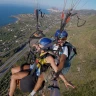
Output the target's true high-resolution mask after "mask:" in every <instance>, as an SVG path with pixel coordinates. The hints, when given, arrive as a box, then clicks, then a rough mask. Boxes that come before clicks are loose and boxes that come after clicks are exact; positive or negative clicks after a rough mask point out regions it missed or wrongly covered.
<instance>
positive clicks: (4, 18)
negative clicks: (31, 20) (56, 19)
mask: <svg viewBox="0 0 96 96" xmlns="http://www.w3.org/2000/svg"><path fill="white" fill-rule="evenodd" d="M35 9H36V8H34V7H33V6H31V7H29V6H20V5H12V4H0V27H2V26H5V25H7V24H9V23H14V22H16V20H17V19H16V18H12V17H11V16H12V15H19V14H33V13H34V10H35ZM41 10H42V12H44V13H45V14H49V11H47V9H43V8H42V9H41Z"/></svg>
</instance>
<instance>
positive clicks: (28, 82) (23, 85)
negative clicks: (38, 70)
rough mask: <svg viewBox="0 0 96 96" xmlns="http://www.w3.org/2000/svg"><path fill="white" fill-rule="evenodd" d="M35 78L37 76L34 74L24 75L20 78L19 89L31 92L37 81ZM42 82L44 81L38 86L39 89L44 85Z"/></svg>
mask: <svg viewBox="0 0 96 96" xmlns="http://www.w3.org/2000/svg"><path fill="white" fill-rule="evenodd" d="M37 80H38V76H36V75H35V74H33V75H28V76H26V77H24V78H23V79H21V80H20V89H21V90H22V91H23V92H32V90H33V89H34V87H35V85H36V83H37ZM44 84H45V82H44V81H43V83H42V86H41V87H40V88H39V90H41V89H42V88H43V87H44Z"/></svg>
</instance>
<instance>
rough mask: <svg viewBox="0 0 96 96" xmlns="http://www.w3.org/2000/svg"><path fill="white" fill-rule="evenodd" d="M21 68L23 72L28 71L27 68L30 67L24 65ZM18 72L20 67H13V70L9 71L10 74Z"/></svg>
mask: <svg viewBox="0 0 96 96" xmlns="http://www.w3.org/2000/svg"><path fill="white" fill-rule="evenodd" d="M23 68H24V69H25V70H26V69H29V68H30V65H24V67H23ZM19 71H20V66H17V67H14V68H12V69H11V73H12V74H14V73H17V72H19Z"/></svg>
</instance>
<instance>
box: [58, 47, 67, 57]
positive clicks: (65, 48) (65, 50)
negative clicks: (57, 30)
mask: <svg viewBox="0 0 96 96" xmlns="http://www.w3.org/2000/svg"><path fill="white" fill-rule="evenodd" d="M62 51H63V52H61V53H60V54H64V55H66V57H68V47H67V46H64V47H62Z"/></svg>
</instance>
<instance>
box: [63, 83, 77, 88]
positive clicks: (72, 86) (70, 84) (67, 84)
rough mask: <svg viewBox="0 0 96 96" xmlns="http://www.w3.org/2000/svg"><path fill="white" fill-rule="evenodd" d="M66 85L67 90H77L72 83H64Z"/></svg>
mask: <svg viewBox="0 0 96 96" xmlns="http://www.w3.org/2000/svg"><path fill="white" fill-rule="evenodd" d="M64 83H65V86H66V88H67V89H69V87H71V88H73V89H75V88H76V87H75V86H74V85H73V84H72V83H70V82H64Z"/></svg>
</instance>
